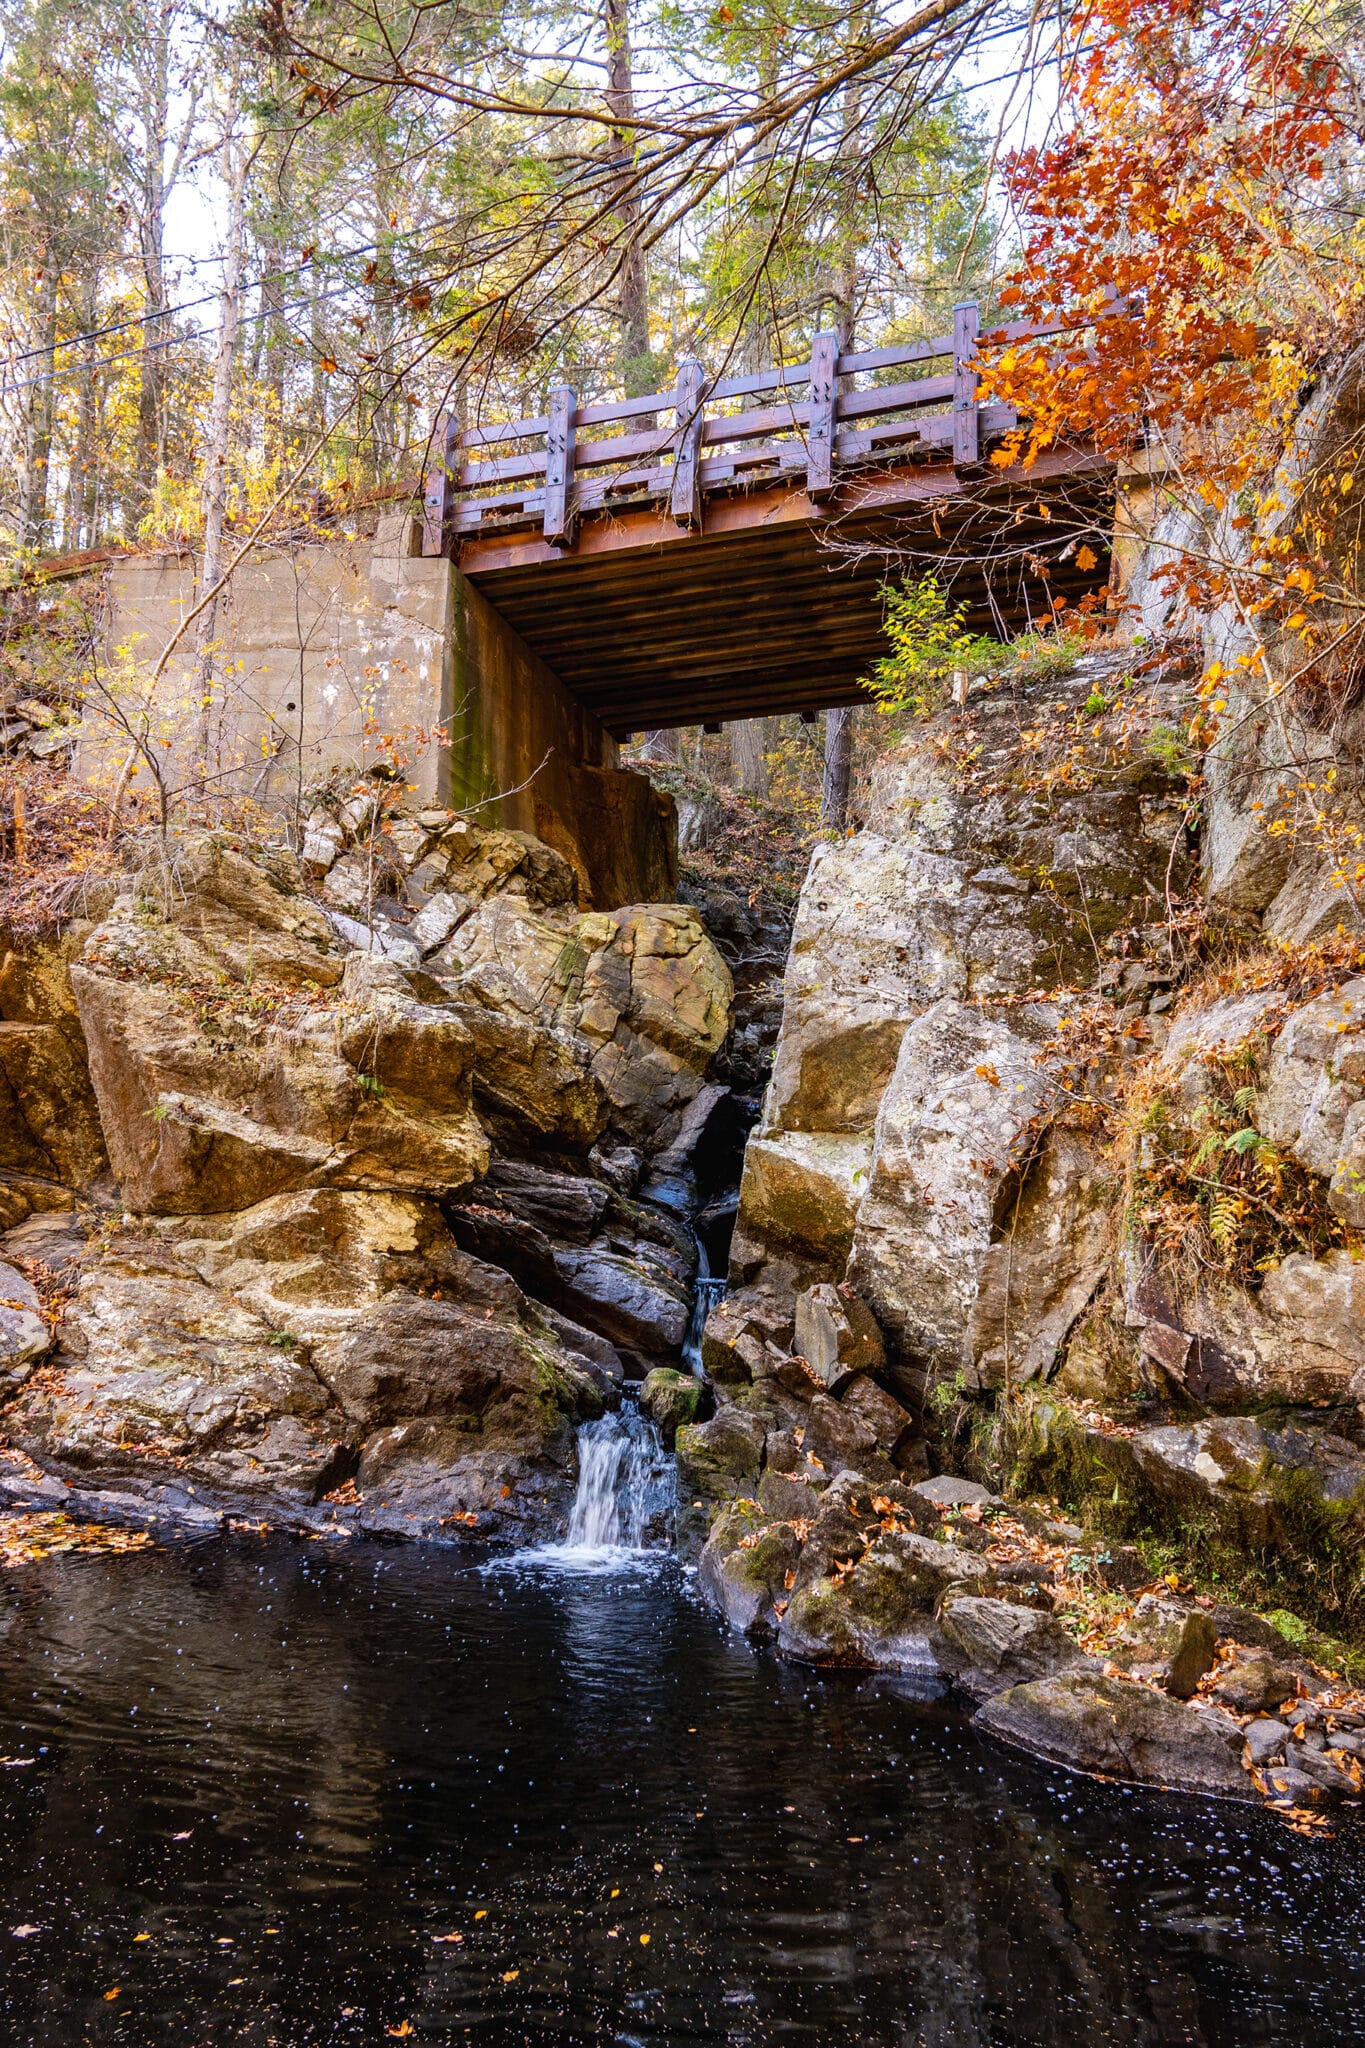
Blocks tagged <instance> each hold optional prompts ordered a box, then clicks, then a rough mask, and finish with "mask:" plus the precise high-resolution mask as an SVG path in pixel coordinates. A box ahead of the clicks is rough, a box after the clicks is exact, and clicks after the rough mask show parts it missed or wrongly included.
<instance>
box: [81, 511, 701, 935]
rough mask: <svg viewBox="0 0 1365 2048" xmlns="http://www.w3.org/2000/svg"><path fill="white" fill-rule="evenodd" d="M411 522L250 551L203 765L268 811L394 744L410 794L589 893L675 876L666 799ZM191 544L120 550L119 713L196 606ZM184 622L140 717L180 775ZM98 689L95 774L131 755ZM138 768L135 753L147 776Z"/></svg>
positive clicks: (89, 761) (221, 633)
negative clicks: (567, 872) (621, 760)
mask: <svg viewBox="0 0 1365 2048" xmlns="http://www.w3.org/2000/svg"><path fill="white" fill-rule="evenodd" d="M411 536H412V523H411V522H410V521H408V520H406V519H403V520H399V519H390V520H386V521H384V522H383V523H382V525H381V527H380V531H379V534H378V536H377V538H376V539H375V540H374V541H369V540H358V541H355V542H351V543H345V542H335V543H332V544H330V545H328V546H323V547H307V548H297V549H291V550H288V551H278V552H262V553H261V554H259V555H257V556H253V557H252V559H251V560H249V561H248V562H245V563H244V564H243V565H242V567H241V568H240V569H239V570H238V571H237V573H236V575H235V576H234V578H233V580H232V583H231V585H230V587H229V589H228V591H227V592H226V593H225V595H224V597H223V599H222V600H221V601H220V606H219V616H218V622H217V629H216V646H217V652H216V655H215V668H216V671H217V683H216V687H215V691H214V701H213V705H212V709H211V727H212V748H211V753H212V769H213V773H214V775H215V777H218V778H220V779H221V786H222V787H224V788H225V789H228V790H231V791H232V792H233V793H235V794H238V795H242V794H245V795H249V796H252V797H255V798H256V799H257V800H258V801H260V802H261V803H263V804H265V805H267V806H269V807H271V808H277V807H284V806H288V807H292V806H293V805H294V804H295V802H296V801H297V799H298V797H299V795H300V794H301V793H303V792H305V791H307V790H308V788H309V787H310V786H311V785H314V784H316V783H318V782H320V781H322V780H323V779H324V778H325V777H326V776H327V775H328V774H329V773H330V772H331V771H333V770H336V769H346V770H350V769H354V770H357V771H362V770H364V769H365V768H368V767H370V766H373V765H374V764H375V763H376V762H379V761H382V760H386V759H393V760H395V761H396V762H397V763H398V764H399V765H400V766H401V769H402V775H403V779H404V781H405V782H406V783H407V784H408V785H409V787H410V789H411V792H412V794H411V799H410V800H411V801H412V802H413V803H421V802H426V803H432V802H435V803H440V804H449V805H450V806H451V807H452V808H456V809H468V810H471V811H476V814H477V816H478V817H479V818H480V819H481V820H482V821H484V822H485V823H489V824H499V825H503V826H506V827H509V828H512V829H515V830H521V831H527V832H534V833H535V834H536V835H537V836H538V837H539V838H542V839H545V840H547V841H549V843H550V844H551V845H553V846H555V847H557V848H558V849H559V850H560V851H561V852H562V853H564V854H565V855H566V856H567V857H568V858H569V859H570V860H571V861H572V862H573V864H574V866H575V867H576V868H577V869H578V872H579V877H580V882H581V884H582V886H583V893H584V895H585V897H587V898H588V899H589V900H590V901H591V902H593V903H594V904H596V905H598V906H603V905H607V906H610V907H615V906H616V905H619V904H622V903H627V902H648V901H659V900H664V899H667V898H669V897H671V896H672V895H673V894H674V893H675V889H676V861H675V854H674V821H673V815H672V805H671V802H670V801H669V800H668V799H666V798H661V797H660V796H659V794H658V793H657V792H656V791H655V790H654V788H653V786H652V785H651V784H650V783H649V782H648V781H647V779H646V778H645V777H644V776H641V775H638V774H635V773H632V772H629V771H626V770H623V769H621V768H620V766H619V764H618V759H617V749H616V743H615V741H614V740H612V739H611V737H610V736H609V735H608V734H607V732H606V731H605V730H604V729H603V728H602V726H600V725H599V724H598V723H597V721H596V719H594V718H593V717H591V715H590V714H589V713H588V712H586V711H585V710H584V709H583V708H582V706H581V705H579V704H578V703H577V702H576V701H575V699H574V698H572V697H571V696H570V695H569V693H568V692H567V691H566V690H565V689H564V688H563V686H562V685H561V684H560V683H559V681H558V680H557V678H556V677H555V676H553V675H552V674H551V672H550V670H549V669H548V668H546V666H545V664H544V663H543V662H542V661H540V660H539V659H538V658H537V656H535V655H534V654H532V652H531V650H530V649H529V648H528V647H527V646H526V645H525V644H524V642H523V641H522V640H520V639H519V638H518V636H517V635H516V634H515V633H514V632H513V631H512V630H511V628H510V627H509V626H508V625H506V624H505V622H504V621H503V620H502V619H501V618H499V616H498V614H497V613H496V612H495V611H494V610H493V609H492V607H491V606H490V605H489V604H487V603H486V602H485V600H484V599H483V598H481V597H480V596H479V595H478V593H477V591H475V590H474V589H473V588H472V587H471V586H470V585H469V584H468V583H467V582H466V581H465V579H464V578H463V577H462V576H461V575H460V573H459V571H458V569H456V568H454V567H453V565H452V564H451V563H449V562H444V561H430V560H424V559H423V558H422V557H421V556H419V555H414V554H412V553H411V552H410V551H409V550H410V548H411V544H412V540H411ZM194 576H195V565H194V563H193V561H192V560H191V559H190V558H189V557H188V556H181V557H175V556H150V557H141V558H137V559H133V560H127V561H122V562H118V563H116V564H115V565H114V566H113V567H112V568H111V569H110V571H109V577H108V584H107V621H108V623H107V632H106V667H105V669H104V671H103V674H104V677H105V681H106V685H107V688H108V689H109V690H110V691H112V692H114V693H115V694H116V695H117V697H118V700H119V702H120V703H121V704H123V705H124V707H125V708H126V709H127V710H129V711H130V712H135V711H136V709H137V707H138V706H139V705H141V704H143V703H144V702H145V701H146V697H147V689H148V678H149V676H150V672H151V670H152V668H153V667H154V665H155V663H156V661H157V659H158V657H159V656H160V653H161V651H162V649H163V648H164V646H165V645H166V643H167V641H168V639H169V638H170V636H171V634H172V633H173V632H174V630H175V627H176V626H177V624H178V623H179V622H180V620H181V619H182V618H183V617H184V615H185V612H186V610H187V609H188V608H189V607H190V606H191V605H192V604H193V602H194V595H195V592H194ZM193 635H194V629H193V628H191V630H190V632H189V633H188V634H187V636H186V641H185V646H184V649H183V658H179V656H180V654H181V652H182V651H181V650H178V651H177V658H176V659H174V660H173V661H172V663H171V665H170V667H169V668H168V671H167V674H166V675H165V677H163V679H162V681H161V684H160V685H159V687H158V689H157V692H156V702H155V706H154V707H153V710H152V713H151V723H152V729H153V732H154V734H155V736H156V743H157V745H158V749H159V752H160V753H161V754H162V755H163V756H164V758H165V759H166V760H167V761H168V762H169V763H171V764H173V765H174V766H175V767H176V768H177V769H178V772H179V776H180V778H181V779H184V778H185V776H186V775H187V774H188V773H189V770H190V768H191V766H192V763H193V761H194V758H195V752H196V732H197V726H198V714H197V710H196V707H195V705H194V704H193V703H192V702H191V688H190V680H191V673H192V666H193ZM98 699H99V693H98V692H96V693H94V696H93V697H92V700H91V704H90V709H89V713H88V716H87V731H86V737H85V738H84V740H83V742H82V747H81V754H80V759H79V762H78V767H79V770H80V772H81V773H83V774H85V775H87V776H89V777H91V778H92V779H94V778H100V779H105V780H107V779H108V778H109V777H110V776H111V774H113V773H114V772H116V770H115V766H114V764H115V762H116V761H118V760H121V759H122V758H123V755H124V754H125V753H126V751H127V742H126V740H124V739H122V738H121V736H120V735H119V733H118V732H117V731H116V729H115V728H114V727H113V725H112V724H111V723H110V721H109V720H108V718H107V717H103V718H102V717H101V716H100V712H99V701H98ZM141 774H142V778H143V780H144V781H145V779H146V770H145V768H144V769H143V770H142V771H141Z"/></svg>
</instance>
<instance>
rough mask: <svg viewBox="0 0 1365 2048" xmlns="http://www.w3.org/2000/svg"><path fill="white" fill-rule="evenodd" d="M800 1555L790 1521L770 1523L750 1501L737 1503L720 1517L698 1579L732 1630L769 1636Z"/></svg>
mask: <svg viewBox="0 0 1365 2048" xmlns="http://www.w3.org/2000/svg"><path fill="white" fill-rule="evenodd" d="M800 1554H801V1538H800V1536H799V1535H798V1533H797V1531H796V1529H795V1528H794V1527H793V1525H792V1523H791V1522H790V1521H783V1520H775V1519H772V1518H770V1517H769V1516H767V1515H765V1513H764V1511H763V1510H762V1508H761V1507H758V1506H756V1505H755V1504H754V1502H752V1501H734V1502H732V1503H731V1504H730V1505H729V1506H728V1507H723V1508H722V1509H721V1511H720V1513H719V1514H718V1515H717V1516H716V1519H715V1522H714V1523H713V1525H712V1528H711V1533H710V1535H709V1537H708V1538H707V1542H706V1547H705V1549H704V1550H703V1551H702V1554H701V1562H700V1564H699V1566H698V1576H699V1578H700V1580H701V1584H702V1588H703V1590H704V1591H705V1592H706V1593H707V1594H708V1595H709V1597H710V1598H711V1600H712V1601H713V1602H714V1603H715V1605H716V1607H717V1608H718V1609H719V1610H720V1613H721V1614H722V1615H723V1617H724V1618H725V1620H726V1622H727V1623H728V1624H729V1626H730V1627H731V1628H733V1629H736V1630H737V1631H739V1632H740V1633H741V1634H744V1635H771V1634H772V1633H773V1632H774V1630H775V1629H776V1627H777V1614H778V1610H779V1608H781V1607H783V1606H784V1605H785V1599H784V1595H785V1592H786V1589H787V1585H788V1582H789V1581H790V1579H791V1577H792V1575H793V1573H794V1571H795V1567H796V1561H797V1559H798V1557H799V1556H800Z"/></svg>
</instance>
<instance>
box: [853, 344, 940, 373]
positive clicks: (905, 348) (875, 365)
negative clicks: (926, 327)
mask: <svg viewBox="0 0 1365 2048" xmlns="http://www.w3.org/2000/svg"><path fill="white" fill-rule="evenodd" d="M952 352H953V337H952V335H951V334H940V335H938V336H936V337H935V339H934V340H932V341H912V342H905V343H902V344H900V345H898V346H897V347H895V348H863V349H856V350H855V351H854V352H853V353H852V354H851V355H846V356H840V358H839V364H838V370H839V375H840V376H841V377H855V376H857V374H858V372H859V371H860V370H896V369H899V368H900V366H901V364H902V363H927V362H930V361H932V359H933V358H934V357H935V356H950V355H951V354H952Z"/></svg>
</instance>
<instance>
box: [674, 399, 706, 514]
mask: <svg viewBox="0 0 1365 2048" xmlns="http://www.w3.org/2000/svg"><path fill="white" fill-rule="evenodd" d="M705 389H706V371H705V370H704V369H703V367H702V365H701V364H700V363H698V362H695V361H684V362H681V363H679V365H678V381H677V384H676V386H675V387H674V398H673V403H674V407H675V411H674V415H673V424H674V429H675V431H676V433H677V436H678V447H677V453H676V454H675V455H674V458H673V487H672V490H671V491H670V493H669V501H668V509H669V511H670V512H671V513H672V515H673V517H674V518H675V519H676V520H677V522H678V524H679V526H687V527H692V528H694V529H697V528H700V526H701V437H702V429H703V427H704V425H705V414H704V412H703V410H702V393H703V392H704V391H705Z"/></svg>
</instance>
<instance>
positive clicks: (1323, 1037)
mask: <svg viewBox="0 0 1365 2048" xmlns="http://www.w3.org/2000/svg"><path fill="white" fill-rule="evenodd" d="M1261 1123H1262V1128H1263V1129H1264V1131H1265V1134H1266V1136H1267V1137H1268V1138H1270V1139H1271V1140H1272V1141H1273V1142H1274V1143H1275V1144H1277V1145H1281V1146H1283V1147H1284V1149H1285V1150H1286V1151H1287V1152H1289V1153H1290V1154H1291V1155H1292V1157H1293V1158H1295V1159H1296V1160H1297V1161H1298V1162H1299V1164H1300V1165H1301V1166H1306V1167H1307V1168H1308V1169H1309V1170H1310V1171H1311V1172H1313V1173H1318V1174H1321V1175H1322V1177H1323V1178H1324V1180H1326V1181H1327V1183H1328V1189H1327V1201H1328V1206H1329V1207H1330V1208H1331V1209H1332V1210H1333V1211H1334V1213H1335V1214H1336V1215H1338V1216H1339V1217H1340V1218H1341V1219H1342V1221H1343V1222H1344V1223H1347V1224H1349V1225H1350V1226H1351V1227H1352V1228H1353V1229H1356V1230H1359V1229H1362V1228H1365V977H1360V976H1357V977H1356V979H1354V980H1353V981H1348V982H1346V983H1345V984H1344V985H1343V986H1342V987H1341V988H1338V989H1334V990H1333V991H1332V993H1331V994H1330V995H1324V996H1319V997H1318V998H1317V1000H1316V1001H1314V1002H1311V1003H1306V1004H1305V1005H1304V1006H1303V1008H1302V1009H1299V1010H1296V1011H1295V1012H1294V1014H1293V1015H1292V1016H1291V1017H1290V1018H1289V1019H1288V1021H1287V1022H1286V1024H1285V1025H1284V1028H1283V1030H1282V1031H1281V1032H1280V1033H1279V1035H1278V1037H1277V1038H1276V1040H1275V1043H1274V1046H1273V1047H1272V1049H1271V1052H1270V1057H1269V1062H1268V1070H1267V1074H1266V1086H1265V1096H1264V1101H1263V1104H1262V1108H1261Z"/></svg>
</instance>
